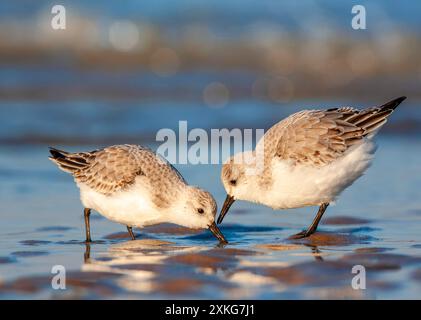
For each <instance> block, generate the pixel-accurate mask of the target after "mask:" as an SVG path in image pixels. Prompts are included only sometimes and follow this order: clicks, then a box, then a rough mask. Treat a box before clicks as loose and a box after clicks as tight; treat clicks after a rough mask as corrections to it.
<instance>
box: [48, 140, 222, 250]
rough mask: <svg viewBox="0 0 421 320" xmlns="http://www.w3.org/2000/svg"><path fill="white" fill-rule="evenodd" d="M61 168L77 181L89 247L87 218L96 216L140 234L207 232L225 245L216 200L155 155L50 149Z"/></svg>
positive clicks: (127, 148) (118, 149)
mask: <svg viewBox="0 0 421 320" xmlns="http://www.w3.org/2000/svg"><path fill="white" fill-rule="evenodd" d="M50 153H51V157H49V158H50V159H51V160H52V161H53V162H55V163H56V164H57V165H58V167H59V168H60V169H61V170H63V171H65V172H69V173H70V174H72V175H73V177H74V179H75V182H76V184H77V186H78V187H79V189H80V199H81V201H82V204H83V206H84V208H85V209H84V217H85V228H86V242H91V235H90V225H89V217H90V214H91V210H95V211H97V212H98V213H100V214H101V215H103V216H104V217H106V218H107V219H109V220H111V221H114V222H117V223H120V224H123V225H126V226H127V230H128V232H129V234H130V236H131V238H132V239H133V240H135V235H134V233H133V231H132V227H138V228H142V227H145V226H149V225H155V224H159V223H163V222H168V223H174V224H178V225H182V226H185V227H188V228H194V229H202V228H206V229H209V230H210V231H211V232H212V233H213V234H214V236H215V237H216V238H217V239H218V240H219V241H220V242H222V243H226V242H227V241H226V240H225V237H224V236H223V234H222V233H221V231H220V230H219V229H218V227H217V226H216V224H215V215H216V208H217V206H216V202H215V200H214V198H213V197H212V195H211V194H210V193H209V192H207V191H204V190H202V189H200V188H198V187H194V186H190V185H188V184H187V183H186V181H185V180H184V179H183V177H182V176H181V174H180V173H179V172H178V171H177V170H176V169H175V168H174V167H173V166H172V165H171V164H170V163H169V162H167V161H166V160H165V159H163V158H162V157H160V156H158V155H156V154H155V153H154V152H153V151H152V150H150V149H148V148H144V147H141V146H135V145H116V146H111V147H107V148H104V149H101V150H95V151H91V152H78V153H70V152H66V151H62V150H58V149H55V148H50Z"/></svg>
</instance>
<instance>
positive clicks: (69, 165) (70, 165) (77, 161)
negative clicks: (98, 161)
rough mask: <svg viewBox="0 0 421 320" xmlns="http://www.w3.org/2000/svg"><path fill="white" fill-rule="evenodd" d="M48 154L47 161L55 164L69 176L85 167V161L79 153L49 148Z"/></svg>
mask: <svg viewBox="0 0 421 320" xmlns="http://www.w3.org/2000/svg"><path fill="white" fill-rule="evenodd" d="M50 154H51V156H50V157H49V159H50V160H51V161H53V162H54V163H55V164H57V166H58V167H59V168H60V169H61V170H63V171H65V172H69V173H71V174H74V173H75V172H77V171H79V170H80V169H83V168H84V167H85V166H86V165H87V161H86V159H85V158H84V157H83V155H82V154H80V153H70V152H66V151H63V150H59V149H56V148H51V147H50Z"/></svg>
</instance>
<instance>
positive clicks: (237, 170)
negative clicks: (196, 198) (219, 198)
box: [218, 152, 253, 223]
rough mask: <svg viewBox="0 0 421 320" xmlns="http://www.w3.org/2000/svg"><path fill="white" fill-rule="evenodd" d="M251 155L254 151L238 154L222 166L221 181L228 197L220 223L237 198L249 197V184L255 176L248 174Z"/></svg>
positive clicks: (220, 215) (222, 210)
mask: <svg viewBox="0 0 421 320" xmlns="http://www.w3.org/2000/svg"><path fill="white" fill-rule="evenodd" d="M249 155H251V156H252V153H250V154H249V153H246V152H245V153H239V154H236V155H235V156H232V157H231V158H229V159H228V161H227V162H226V163H225V164H224V165H223V166H222V171H221V181H222V184H223V185H224V188H225V191H226V192H227V197H226V199H225V202H224V204H223V206H222V209H221V213H220V214H219V218H218V223H221V222H222V220H223V219H224V217H225V215H226V214H227V212H228V210H229V208H230V207H231V205H232V204H233V203H234V201H235V200H241V199H247V194H248V193H250V192H251V190H250V188H249V186H250V182H251V179H252V177H253V176H252V175H250V174H247V168H249V167H250V166H251V165H250V163H248V162H247V157H248V156H249Z"/></svg>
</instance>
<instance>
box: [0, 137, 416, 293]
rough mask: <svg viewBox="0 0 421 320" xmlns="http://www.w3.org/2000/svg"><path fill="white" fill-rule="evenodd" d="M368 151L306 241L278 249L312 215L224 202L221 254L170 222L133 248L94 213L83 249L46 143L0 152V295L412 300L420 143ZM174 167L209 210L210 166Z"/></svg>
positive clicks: (75, 202) (399, 140)
mask: <svg viewBox="0 0 421 320" xmlns="http://www.w3.org/2000/svg"><path fill="white" fill-rule="evenodd" d="M378 142H379V145H380V147H379V149H378V151H377V154H376V159H375V161H374V164H373V166H372V167H371V168H370V169H369V170H368V172H367V174H366V175H365V176H363V177H362V178H361V179H360V180H358V181H357V182H356V183H355V184H354V185H353V186H352V187H350V188H349V189H348V190H346V191H345V192H344V193H343V195H342V197H340V199H339V201H338V203H337V204H336V205H334V206H330V207H329V208H328V210H327V213H326V215H325V218H324V219H323V220H322V224H321V226H320V228H319V230H320V232H319V233H318V234H316V235H315V236H313V237H311V238H310V239H309V240H302V241H295V242H293V241H290V240H287V238H288V236H289V235H291V234H293V233H296V232H298V231H300V230H301V229H302V228H304V227H306V226H307V225H309V224H310V222H311V220H312V219H313V215H314V214H315V210H316V208H303V209H296V210H286V211H282V212H277V211H272V210H271V209H268V208H265V207H263V206H258V205H253V204H249V203H246V202H236V203H235V204H234V205H233V207H232V210H231V212H230V214H229V215H228V216H227V218H226V219H225V221H224V224H223V225H222V227H221V229H222V231H223V233H224V234H225V235H226V237H227V239H228V240H229V242H230V243H229V245H227V246H225V247H223V248H222V247H218V246H217V243H216V242H215V239H214V238H213V237H212V235H211V234H210V233H209V232H208V231H191V230H186V229H184V228H181V227H177V226H171V225H161V226H155V227H149V228H146V229H144V230H136V232H137V234H138V239H139V240H136V241H129V239H128V236H127V233H126V232H125V227H124V226H120V225H118V224H115V223H112V222H109V221H107V220H106V219H104V218H101V217H100V216H99V215H97V214H95V215H93V218H92V222H91V228H92V233H93V239H94V240H95V242H94V243H93V244H91V245H90V246H89V247H87V246H86V245H85V244H84V243H83V242H82V241H81V240H83V236H84V229H83V228H84V226H83V219H82V206H81V204H80V202H79V199H78V192H77V189H76V187H75V186H74V184H73V182H72V179H71V177H69V176H68V175H66V174H64V173H61V172H59V171H58V170H57V168H56V167H55V166H53V165H52V164H51V163H50V162H49V161H48V160H47V158H46V153H47V149H46V146H39V145H36V146H33V145H24V146H16V145H13V146H10V145H3V146H1V147H0V168H1V170H0V177H1V180H2V187H1V189H0V203H1V207H0V211H1V217H2V223H1V224H0V297H1V298H57V299H62V298H91V299H95V298H152V299H160V298H194V299H196V298H222V299H225V298H258V299H261V298H262V299H263V298H265V299H279V298H282V299H295V298H303V299H308V298H316V299H327V298H345V299H348V298H349V299H370V298H386V299H390V298H409V299H414V298H421V281H420V280H421V235H420V227H421V197H420V196H419V195H420V191H419V190H420V186H421V177H420V176H419V172H420V169H421V168H420V166H421V163H420V161H419V159H420V157H421V141H420V140H419V139H417V138H414V137H410V136H403V135H401V136H400V135H396V136H395V135H387V134H386V135H380V137H379V139H378ZM150 146H151V147H156V146H154V145H153V144H152V145H150ZM72 149H73V147H72ZM74 149H76V150H77V149H89V148H87V147H86V146H79V147H78V146H75V147H74ZM177 167H178V168H179V169H180V171H181V172H182V173H183V175H184V176H185V177H186V179H187V181H189V183H191V184H195V185H200V186H202V187H204V188H206V189H208V190H209V191H210V192H212V193H213V194H214V195H215V197H216V199H217V202H218V204H219V205H221V203H222V201H223V199H224V191H223V188H222V186H221V184H220V182H219V170H220V166H218V165H200V166H192V165H180V166H177ZM54 265H63V266H64V267H65V268H66V276H67V279H66V280H67V281H66V284H67V287H66V290H53V289H52V287H51V280H52V277H53V274H52V273H51V269H52V267H53V266H54ZM355 265H363V266H364V267H365V268H366V277H367V283H366V287H367V289H366V290H354V289H352V286H351V281H352V278H353V276H354V274H352V273H351V270H352V267H353V266H355Z"/></svg>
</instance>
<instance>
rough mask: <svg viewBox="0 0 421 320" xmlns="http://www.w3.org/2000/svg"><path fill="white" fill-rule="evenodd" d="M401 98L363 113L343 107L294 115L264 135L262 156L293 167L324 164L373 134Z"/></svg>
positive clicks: (362, 111)
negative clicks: (263, 154) (276, 159)
mask: <svg viewBox="0 0 421 320" xmlns="http://www.w3.org/2000/svg"><path fill="white" fill-rule="evenodd" d="M404 99H405V98H404V97H402V98H398V99H396V100H393V101H391V102H389V103H387V104H385V105H383V106H381V107H374V108H368V109H364V110H357V109H354V108H351V107H342V108H333V109H328V110H310V111H307V110H305V111H301V112H298V113H295V114H293V115H291V116H289V117H288V118H286V119H284V120H282V121H281V122H279V123H278V124H276V125H275V126H273V127H272V128H271V129H270V130H269V131H268V132H267V133H266V134H265V139H264V145H265V156H268V158H273V157H275V156H277V157H280V158H281V159H284V160H289V161H291V163H293V164H307V165H313V166H323V165H326V164H328V163H330V162H332V161H333V160H335V159H337V158H339V157H341V156H342V155H343V154H344V153H345V152H346V151H347V150H348V149H349V148H350V147H351V146H353V145H354V144H356V143H359V142H360V141H361V140H362V139H363V138H364V137H366V136H370V135H371V134H375V133H376V132H377V130H378V129H379V128H380V127H381V126H382V125H383V124H384V123H386V121H387V117H388V116H389V115H390V114H391V113H392V112H393V110H394V108H396V106H397V105H399V103H401V102H402V101H403V100H404ZM266 153H268V154H266Z"/></svg>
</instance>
